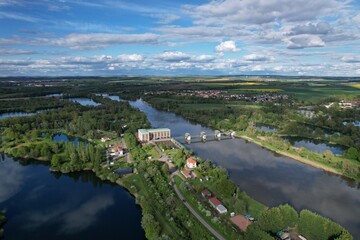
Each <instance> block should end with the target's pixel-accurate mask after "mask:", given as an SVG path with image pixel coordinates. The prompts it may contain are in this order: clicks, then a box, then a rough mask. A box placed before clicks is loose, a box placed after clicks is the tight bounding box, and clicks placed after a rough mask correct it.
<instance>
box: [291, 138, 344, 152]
mask: <svg viewBox="0 0 360 240" xmlns="http://www.w3.org/2000/svg"><path fill="white" fill-rule="evenodd" d="M284 139H285V140H286V141H288V142H290V144H291V145H293V146H294V147H298V148H301V147H304V148H306V149H308V150H310V151H312V152H316V153H324V152H325V151H326V150H330V151H331V152H332V153H334V154H336V155H342V154H343V152H344V150H346V149H347V148H346V147H345V146H340V145H332V144H329V143H327V142H324V141H321V140H317V139H309V138H302V137H284Z"/></svg>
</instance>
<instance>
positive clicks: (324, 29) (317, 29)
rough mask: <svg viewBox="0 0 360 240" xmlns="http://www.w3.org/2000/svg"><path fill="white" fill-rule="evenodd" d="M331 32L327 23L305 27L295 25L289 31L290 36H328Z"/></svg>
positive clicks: (309, 24)
mask: <svg viewBox="0 0 360 240" xmlns="http://www.w3.org/2000/svg"><path fill="white" fill-rule="evenodd" d="M331 30H332V28H331V26H330V24H329V23H328V22H319V23H317V24H312V23H308V24H306V25H297V26H295V27H293V28H292V29H291V32H290V35H300V34H328V33H329V32H330V31H331Z"/></svg>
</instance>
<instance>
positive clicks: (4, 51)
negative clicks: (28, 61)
mask: <svg viewBox="0 0 360 240" xmlns="http://www.w3.org/2000/svg"><path fill="white" fill-rule="evenodd" d="M36 53H37V52H36V51H30V50H22V49H0V56H4V55H5V56H15V55H30V54H36Z"/></svg>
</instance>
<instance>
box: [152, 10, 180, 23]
mask: <svg viewBox="0 0 360 240" xmlns="http://www.w3.org/2000/svg"><path fill="white" fill-rule="evenodd" d="M149 16H150V17H153V18H157V19H158V21H157V23H160V24H169V23H171V22H173V21H175V20H178V19H179V18H180V16H178V15H176V14H171V13H158V14H150V15H149Z"/></svg>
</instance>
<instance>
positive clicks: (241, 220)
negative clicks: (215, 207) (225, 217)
mask: <svg viewBox="0 0 360 240" xmlns="http://www.w3.org/2000/svg"><path fill="white" fill-rule="evenodd" d="M230 220H231V222H233V223H234V224H235V225H236V226H237V227H238V228H239V229H240V230H241V231H244V232H245V231H246V229H247V227H248V226H249V225H250V224H251V222H250V221H249V220H248V219H246V218H245V217H244V216H242V215H236V216H234V217H231V218H230Z"/></svg>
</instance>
